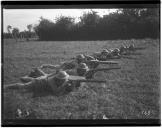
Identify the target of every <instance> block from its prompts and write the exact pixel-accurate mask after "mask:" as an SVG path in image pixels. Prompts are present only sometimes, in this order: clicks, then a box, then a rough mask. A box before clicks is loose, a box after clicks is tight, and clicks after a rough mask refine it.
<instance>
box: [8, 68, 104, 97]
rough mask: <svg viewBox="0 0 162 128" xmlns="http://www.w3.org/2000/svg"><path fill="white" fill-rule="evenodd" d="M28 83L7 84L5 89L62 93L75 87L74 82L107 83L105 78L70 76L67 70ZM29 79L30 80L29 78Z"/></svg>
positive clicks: (32, 79)
mask: <svg viewBox="0 0 162 128" xmlns="http://www.w3.org/2000/svg"><path fill="white" fill-rule="evenodd" d="M29 79H30V81H29V82H27V83H15V84H10V85H5V89H26V90H30V91H33V92H34V94H35V93H37V92H40V91H50V92H52V93H53V94H55V95H62V94H65V93H67V92H70V91H72V90H73V89H74V87H75V85H74V84H73V82H79V83H80V82H98V83H105V82H106V81H104V80H93V79H86V78H85V77H79V76H70V75H69V74H67V73H66V72H65V71H59V72H58V73H57V74H50V75H45V76H41V77H38V78H32V77H30V78H29ZM29 79H28V80H29Z"/></svg>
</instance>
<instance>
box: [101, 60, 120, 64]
mask: <svg viewBox="0 0 162 128" xmlns="http://www.w3.org/2000/svg"><path fill="white" fill-rule="evenodd" d="M98 63H100V64H118V62H117V61H98Z"/></svg>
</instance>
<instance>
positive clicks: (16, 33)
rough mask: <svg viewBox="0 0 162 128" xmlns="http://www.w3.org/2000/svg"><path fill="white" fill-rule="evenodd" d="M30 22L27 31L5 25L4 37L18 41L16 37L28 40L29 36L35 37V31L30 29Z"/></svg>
mask: <svg viewBox="0 0 162 128" xmlns="http://www.w3.org/2000/svg"><path fill="white" fill-rule="evenodd" d="M32 28H33V26H32V24H29V25H27V29H28V31H26V30H24V31H21V32H20V30H19V29H18V28H17V27H12V26H11V25H8V26H7V31H8V32H7V33H5V32H4V33H3V37H4V38H13V39H15V40H16V42H17V41H18V39H19V40H20V39H25V40H27V41H29V38H35V37H37V35H36V33H35V32H33V31H32Z"/></svg>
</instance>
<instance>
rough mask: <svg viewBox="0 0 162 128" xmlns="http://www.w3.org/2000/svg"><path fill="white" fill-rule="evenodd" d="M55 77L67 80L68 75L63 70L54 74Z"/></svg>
mask: <svg viewBox="0 0 162 128" xmlns="http://www.w3.org/2000/svg"><path fill="white" fill-rule="evenodd" d="M56 78H57V79H62V80H67V79H68V78H69V75H68V74H67V73H66V72H65V71H59V72H58V73H57V75H56Z"/></svg>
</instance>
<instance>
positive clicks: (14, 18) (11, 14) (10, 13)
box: [3, 9, 116, 32]
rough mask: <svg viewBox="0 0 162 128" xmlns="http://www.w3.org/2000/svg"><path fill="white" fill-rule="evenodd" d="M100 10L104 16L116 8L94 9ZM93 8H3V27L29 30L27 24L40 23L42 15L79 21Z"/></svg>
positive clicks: (50, 18) (52, 18)
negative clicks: (69, 17) (9, 26)
mask: <svg viewBox="0 0 162 128" xmlns="http://www.w3.org/2000/svg"><path fill="white" fill-rule="evenodd" d="M92 10H94V11H96V12H98V15H100V16H103V15H105V14H108V13H110V12H113V11H115V10H116V9H92ZM88 11H91V9H4V10H3V29H4V31H5V32H7V29H6V28H7V25H11V26H12V27H17V28H19V30H20V31H23V30H27V27H26V26H27V25H28V24H32V25H33V26H34V25H36V24H38V23H39V19H40V17H41V16H42V17H43V18H47V19H49V20H51V21H53V22H54V21H55V19H56V17H59V16H61V15H62V16H71V17H74V18H75V21H76V22H77V21H78V20H79V17H80V16H81V15H82V14H83V13H84V12H88Z"/></svg>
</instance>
